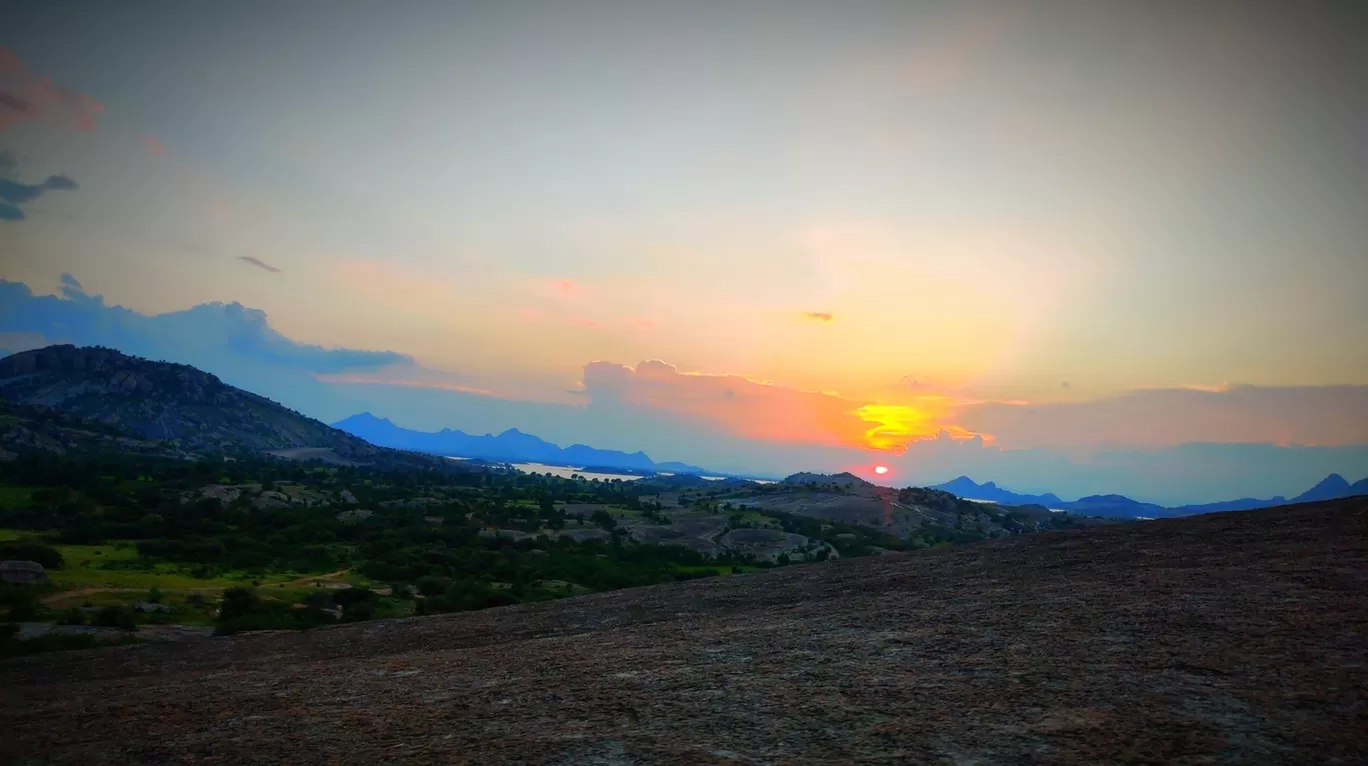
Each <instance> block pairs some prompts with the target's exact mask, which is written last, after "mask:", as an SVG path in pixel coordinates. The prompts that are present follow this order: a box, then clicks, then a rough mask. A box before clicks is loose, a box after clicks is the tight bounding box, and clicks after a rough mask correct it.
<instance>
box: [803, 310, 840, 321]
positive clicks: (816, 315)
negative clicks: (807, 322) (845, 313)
mask: <svg viewBox="0 0 1368 766" xmlns="http://www.w3.org/2000/svg"><path fill="white" fill-rule="evenodd" d="M803 318H804V319H811V320H813V321H815V322H830V321H832V320H833V319H835V318H836V316H835V315H834V314H830V313H828V312H825V311H809V312H807V313H805V314H803Z"/></svg>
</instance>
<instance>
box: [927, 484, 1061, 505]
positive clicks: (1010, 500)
mask: <svg viewBox="0 0 1368 766" xmlns="http://www.w3.org/2000/svg"><path fill="white" fill-rule="evenodd" d="M930 489H939V490H941V491H942V492H949V493H950V494H952V495H957V496H959V497H964V498H972V499H974V500H988V501H991V502H994V503H1004V504H1006V505H1043V506H1045V507H1046V508H1060V507H1062V506H1063V504H1064V501H1063V500H1060V499H1059V497H1058V496H1056V495H1053V494H1051V493H1048V492H1047V493H1045V494H1043V495H1023V494H1020V493H1017V492H1012V491H1010V490H1006V489H1003V488H1002V487H999V486H998V485H997V484H994V483H993V482H991V481H990V482H987V483H986V484H976V483H974V480H973V479H971V478H969V477H968V476H960V477H957V478H955V479H952V480H950V481H947V482H945V483H944V484H937V485H935V486H933V487H930Z"/></svg>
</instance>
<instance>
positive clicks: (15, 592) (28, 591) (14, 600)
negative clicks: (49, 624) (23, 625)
mask: <svg viewBox="0 0 1368 766" xmlns="http://www.w3.org/2000/svg"><path fill="white" fill-rule="evenodd" d="M42 606H43V605H42V604H41V603H39V602H38V597H37V596H36V595H34V593H33V590H32V586H29V585H0V607H8V611H9V619H10V620H11V621H12V622H25V621H29V620H36V619H38V615H39V614H40V613H41V612H42Z"/></svg>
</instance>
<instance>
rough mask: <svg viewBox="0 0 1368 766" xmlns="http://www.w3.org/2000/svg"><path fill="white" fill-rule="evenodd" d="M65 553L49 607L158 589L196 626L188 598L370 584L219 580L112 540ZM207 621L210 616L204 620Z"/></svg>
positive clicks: (287, 577)
mask: <svg viewBox="0 0 1368 766" xmlns="http://www.w3.org/2000/svg"><path fill="white" fill-rule="evenodd" d="M33 536H34V535H33V534H32V533H29V532H23V531H20V530H14V529H0V541H5V540H17V539H20V538H22V537H33ZM52 547H54V548H56V549H57V550H58V551H60V552H61V554H62V558H63V559H64V561H65V566H63V567H62V568H61V569H54V570H50V571H49V572H48V578H49V579H50V580H51V582H52V584H51V586H50V589H51V590H50V593H49V595H47V596H46V597H45V598H44V601H46V602H47V603H48V604H49V605H50V606H54V607H67V606H79V605H83V604H87V603H88V604H90V605H92V606H104V605H106V604H125V603H127V602H129V601H130V600H146V597H147V594H148V593H149V592H150V591H151V590H152V589H153V588H156V589H158V590H159V591H161V592H162V594H163V598H162V601H163V602H164V603H167V604H172V605H174V606H177V607H183V608H182V610H181V615H182V616H186V617H188V618H189V619H186V620H180V619H178V620H177V621H178V622H192V623H193V622H196V620H195V619H194V617H195V614H196V612H197V610H196V608H195V607H194V606H193V605H191V604H189V602H188V601H187V599H190V598H191V596H192V595H194V594H199V595H202V596H204V597H213V598H216V597H217V596H218V595H219V594H220V593H221V592H222V591H223V590H225V589H227V588H234V587H238V586H247V587H253V586H254V587H257V588H259V589H260V591H261V593H262V595H264V596H267V597H271V598H277V599H280V600H287V601H298V600H299V599H302V598H303V597H304V596H305V595H307V594H308V593H310V592H313V591H314V590H315V589H316V588H317V587H318V586H315V585H314V580H318V581H320V582H323V583H325V586H326V584H328V583H333V584H336V585H341V584H350V585H356V586H361V587H369V586H371V585H372V583H371V582H370V581H369V580H367V579H366V578H364V577H362V576H361V575H358V574H356V573H354V572H342V573H336V572H276V573H272V574H268V575H261V574H256V575H254V574H249V573H247V572H241V571H238V572H225V573H222V574H219V575H217V576H215V577H209V578H204V577H195V576H193V575H191V574H190V573H189V569H190V567H189V566H188V565H185V564H166V563H156V564H149V563H144V562H141V561H140V559H139V557H138V551H137V547H136V546H135V545H134V544H133V543H132V542H130V541H111V542H109V543H106V544H104V545H54V546H52ZM205 619H206V620H207V619H208V618H207V616H206V617H205Z"/></svg>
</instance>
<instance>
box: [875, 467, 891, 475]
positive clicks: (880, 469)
mask: <svg viewBox="0 0 1368 766" xmlns="http://www.w3.org/2000/svg"><path fill="white" fill-rule="evenodd" d="M874 473H877V474H878V475H880V476H883V475H884V474H886V473H888V466H886V465H876V466H874Z"/></svg>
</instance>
